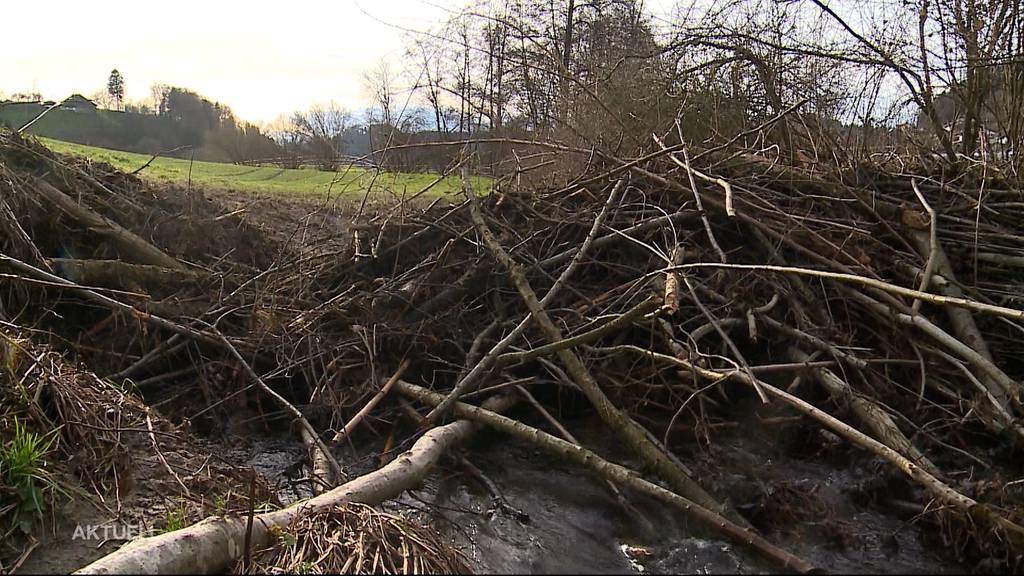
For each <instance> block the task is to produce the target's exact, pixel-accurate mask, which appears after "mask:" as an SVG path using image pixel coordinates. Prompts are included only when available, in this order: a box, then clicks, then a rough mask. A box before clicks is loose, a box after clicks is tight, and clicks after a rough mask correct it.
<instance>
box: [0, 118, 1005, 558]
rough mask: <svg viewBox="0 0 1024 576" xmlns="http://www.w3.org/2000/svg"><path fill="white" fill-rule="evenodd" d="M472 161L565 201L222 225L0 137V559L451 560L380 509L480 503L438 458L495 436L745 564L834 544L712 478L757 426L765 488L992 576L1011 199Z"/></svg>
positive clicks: (917, 175) (999, 524)
mask: <svg viewBox="0 0 1024 576" xmlns="http://www.w3.org/2000/svg"><path fill="white" fill-rule="evenodd" d="M508 146H511V147H515V148H516V149H517V151H519V152H521V153H524V154H525V153H529V154H533V155H536V156H549V157H550V158H549V159H548V160H551V162H547V164H550V165H551V166H557V167H558V169H559V170H561V171H563V172H564V173H565V174H570V173H571V174H573V180H571V181H565V177H564V176H563V179H562V180H563V181H562V182H558V183H557V184H538V183H534V184H531V185H530V186H529V187H527V186H526V185H524V184H523V183H522V182H520V181H519V180H518V179H511V180H510V179H500V178H499V179H498V180H497V181H496V183H495V185H494V188H493V189H492V190H490V191H486V190H471V189H469V186H468V184H467V185H466V188H467V189H466V190H465V191H464V192H465V194H464V195H461V196H453V197H450V198H442V199H439V200H436V201H434V202H431V203H426V202H419V201H417V202H398V201H395V202H388V201H384V200H380V201H378V202H377V204H375V205H367V204H366V203H365V202H363V203H360V202H351V201H349V202H347V203H346V204H344V205H343V206H341V207H328V206H326V205H322V206H317V205H310V204H304V205H301V206H297V205H295V204H289V203H287V202H285V201H284V200H259V201H256V202H254V203H253V202H243V201H239V200H238V197H227V196H223V195H221V196H213V195H210V194H209V193H207V194H204V192H203V191H202V190H196V189H191V190H190V189H186V188H173V187H153V186H150V185H148V184H146V183H144V182H143V181H141V180H139V179H138V178H136V177H135V176H132V175H128V174H124V173H120V172H117V171H115V170H113V169H112V168H110V167H109V166H105V165H102V164H94V163H90V162H88V161H86V160H83V159H78V158H71V157H62V156H58V155H55V154H53V153H51V152H50V151H49V150H47V149H46V148H45V147H43V146H41V145H40V144H38V143H36V142H35V141H33V140H30V139H24V138H22V137H20V136H17V135H14V134H11V133H5V134H3V135H2V136H0V247H2V254H0V320H2V325H0V331H2V336H3V338H2V339H0V351H2V358H3V362H2V363H0V375H2V376H0V378H2V382H3V387H2V389H0V391H2V394H3V401H2V404H0V440H2V442H3V451H2V452H0V466H2V468H0V520H2V522H3V524H2V526H0V530H2V532H3V534H4V537H3V538H2V541H3V545H2V546H3V550H2V554H0V558H2V567H3V569H4V570H16V569H18V568H19V567H20V568H27V567H30V566H33V565H34V566H39V565H40V564H38V559H39V558H42V559H43V560H44V563H43V564H42V565H44V566H45V565H46V564H45V558H46V557H47V555H48V554H54V553H56V552H54V550H55V549H57V548H61V547H63V546H65V545H70V544H68V543H69V542H70V541H72V540H73V538H72V537H71V530H72V529H74V527H76V526H79V525H81V523H82V522H84V521H88V519H100V520H97V521H102V522H105V523H106V524H107V525H117V526H120V525H125V524H127V525H133V524H131V523H132V522H142V523H143V524H145V525H146V526H147V527H148V529H147V530H146V531H145V532H144V533H141V534H127V533H124V532H123V531H122V533H120V534H119V533H116V532H115V533H114V534H113V535H112V536H108V538H107V540H108V542H106V543H105V544H104V545H103V546H101V547H98V546H97V544H98V542H90V543H88V546H87V547H86V548H85V549H84V552H82V553H81V554H80V555H79V556H76V557H75V558H74V559H73V560H68V561H67V563H66V564H65V565H61V566H60V567H61V569H76V568H80V569H81V570H82V571H83V572H84V573H100V572H138V571H178V572H181V571H214V570H238V571H263V570H274V569H281V570H300V571H346V572H413V571H420V572H423V571H462V570H469V569H471V568H476V569H487V567H486V566H483V567H481V566H479V565H474V564H472V563H471V562H470V558H469V553H468V552H467V550H466V546H465V538H463V539H461V540H460V539H459V538H453V537H452V536H451V534H450V533H451V531H450V530H449V528H450V527H449V526H442V525H440V524H437V523H435V524H436V525H431V522H430V517H431V516H430V515H429V514H423V513H422V512H423V510H422V506H421V507H420V508H421V509H420V511H419V512H420V513H416V512H415V511H412V509H411V508H408V507H406V508H402V507H400V506H398V507H396V505H395V503H394V502H395V501H396V500H399V501H406V502H409V501H410V500H409V499H408V498H407V494H409V491H413V493H416V492H417V491H419V490H421V489H422V488H423V482H424V481H425V480H429V479H430V478H431V477H432V476H431V474H432V470H435V469H438V468H439V469H442V470H449V471H451V472H455V473H458V474H472V475H473V476H475V477H476V478H477V480H479V483H480V484H482V485H484V486H486V487H487V490H488V491H489V492H490V493H491V494H492V495H493V497H494V499H495V501H500V502H502V506H501V508H502V509H514V508H515V507H516V505H517V504H516V501H515V498H514V497H505V496H504V495H503V494H502V492H503V487H502V485H501V484H502V482H501V479H500V478H491V477H489V474H488V471H487V470H486V469H484V470H481V468H482V467H477V466H474V464H473V462H474V461H476V462H478V463H479V462H480V461H481V460H480V459H481V458H484V457H485V456H487V457H493V455H494V454H496V453H501V452H502V451H503V450H505V449H506V448H505V447H503V444H505V445H506V446H511V445H513V444H517V445H528V446H530V447H531V450H534V451H535V452H536V454H542V453H543V454H546V455H547V456H544V458H548V460H545V461H546V462H551V461H554V462H558V463H559V464H560V465H562V466H564V467H565V468H566V470H569V471H570V472H569V473H571V474H572V475H573V476H574V477H576V478H579V479H580V481H581V482H582V481H583V479H584V478H586V479H587V481H589V480H590V479H596V481H597V485H598V486H599V487H601V489H602V490H604V491H606V492H608V493H609V494H613V495H614V498H615V499H616V500H617V502H618V504H617V505H616V506H620V507H622V508H623V509H625V510H631V512H630V513H632V514H640V515H643V514H644V513H645V512H644V508H643V507H642V506H640V503H644V502H646V503H649V502H657V503H659V505H660V507H661V508H662V509H663V510H665V511H667V512H666V513H667V514H670V515H671V516H673V517H675V518H678V519H680V520H682V521H685V525H686V526H688V527H689V528H688V529H692V530H694V531H699V532H700V533H701V534H704V535H705V537H706V538H708V539H711V540H718V541H720V542H722V543H727V544H728V545H729V546H732V547H733V548H735V549H737V550H742V551H743V553H745V554H748V555H750V557H754V558H759V560H758V562H761V564H759V566H766V567H769V568H771V567H774V569H776V570H783V571H798V572H806V571H811V570H814V569H816V568H828V566H819V565H816V564H817V562H816V561H815V557H813V555H812V556H808V555H807V554H803V553H799V552H798V551H799V550H806V549H807V548H806V547H801V546H799V545H798V544H795V543H794V542H795V541H794V539H793V538H792V537H791V536H790V535H791V534H792V531H793V530H798V529H799V528H800V527H801V526H802V525H807V526H818V527H822V526H827V527H828V529H829V530H830V531H831V532H832V533H835V534H836V535H837V536H836V537H837V538H840V537H841V533H842V522H841V521H840V520H836V519H830V515H832V514H833V513H835V514H838V512H836V511H833V510H830V509H829V506H828V505H827V502H823V501H821V500H819V499H817V495H816V494H817V493H816V492H815V490H813V489H804V488H800V486H799V485H795V484H793V483H789V484H786V483H785V482H781V483H780V482H778V481H777V479H775V478H773V477H770V476H768V475H765V476H763V477H762V476H761V475H759V474H758V472H757V470H758V467H757V466H754V467H752V468H749V469H747V470H746V471H744V472H742V473H740V472H738V471H737V470H732V469H730V468H729V467H730V466H731V465H732V463H731V462H730V461H729V460H727V459H715V458H714V457H713V456H714V454H716V453H717V452H716V450H717V446H716V445H717V444H718V443H722V442H734V441H735V439H736V438H743V437H744V436H745V435H749V436H751V437H752V436H754V435H761V434H764V433H765V432H764V431H765V430H770V431H771V434H772V438H774V439H776V440H774V441H773V442H775V443H777V444H778V448H780V449H781V450H782V451H784V452H785V454H787V455H788V456H787V457H788V458H790V459H791V460H790V461H791V462H793V463H795V464H794V466H795V465H797V464H800V465H803V464H801V463H807V462H814V463H818V464H820V465H822V466H826V467H829V469H833V470H856V471H858V473H860V474H861V475H862V476H866V477H867V478H869V480H870V482H868V484H867V486H868V488H864V489H863V490H861V492H860V493H859V495H858V497H857V498H856V499H855V500H854V502H855V503H856V506H857V507H858V510H862V511H865V512H866V511H874V512H875V513H880V514H884V515H887V516H886V517H895V518H897V519H899V521H900V522H902V523H903V524H904V525H906V526H914V527H915V528H916V529H918V530H919V535H920V536H919V538H920V540H921V541H922V545H923V546H925V547H927V548H928V549H929V550H932V552H933V553H934V554H938V555H939V556H940V557H941V558H942V559H943V562H947V563H948V564H947V565H948V566H960V567H963V566H967V567H978V568H979V569H982V568H984V569H1003V570H1020V569H1021V568H1022V566H1024V565H1022V558H1024V557H1022V553H1024V527H1022V525H1024V480H1019V479H1018V478H1021V475H1022V473H1024V470H1022V466H1021V462H1022V460H1021V459H1020V458H1019V454H1020V452H1019V449H1020V447H1021V446H1022V445H1024V423H1022V421H1021V416H1022V414H1024V406H1022V404H1021V390H1022V379H1024V297H1022V294H1024V292H1022V289H1024V261H1022V258H1021V256H1020V254H1022V252H1021V249H1022V248H1024V219H1022V218H1021V217H1020V214H1021V212H1020V206H1022V205H1024V204H1022V202H1024V192H1021V189H1020V187H1019V186H1017V185H1016V184H1015V183H1014V182H1013V181H1011V180H1009V179H1005V178H1004V177H1003V176H1001V175H1000V172H999V171H998V170H996V169H994V168H990V169H987V170H986V171H985V172H984V174H985V175H984V177H983V176H982V175H981V174H982V173H981V172H974V171H966V172H964V173H962V174H958V175H956V176H953V175H950V174H949V173H945V174H944V173H938V172H935V171H929V170H925V169H923V168H921V169H915V168H914V166H915V164H914V163H913V162H912V160H911V159H907V158H903V159H901V162H900V164H899V165H893V166H888V165H871V166H858V167H857V169H856V170H855V171H846V170H840V169H838V168H828V167H823V166H821V165H816V166H814V167H813V168H812V167H808V166H801V165H790V164H789V163H786V162H784V161H782V160H781V159H779V158H774V157H768V156H765V155H764V154H760V153H753V152H749V151H745V150H742V149H738V148H736V147H735V146H722V147H718V148H708V149H696V148H693V147H691V148H689V149H684V148H683V146H681V145H678V144H677V145H674V146H673V145H671V143H668V144H667V147H661V148H659V149H657V150H655V151H654V152H652V153H651V154H649V155H648V156H646V157H640V158H616V157H613V156H608V155H601V154H596V155H595V154H592V153H591V152H590V151H589V150H575V149H572V148H568V147H566V146H562V145H556V144H545V143H539V142H510V143H508ZM473 164H474V158H473V157H472V156H469V155H465V156H463V158H462V161H461V167H460V168H461V170H463V171H464V172H465V173H464V181H466V182H468V181H469V179H468V178H466V174H468V173H469V170H468V169H467V168H468V167H470V166H473ZM457 169H459V168H453V169H452V170H453V171H455V170H457ZM552 169H553V168H552ZM581 171H582V173H581ZM535 182H536V181H535ZM548 182H556V179H555V178H554V177H552V179H550V180H549V181H548ZM979 191H983V194H984V198H985V202H983V203H982V202H979V193H980V192H979ZM300 208H301V209H300ZM583 422H587V427H588V428H589V429H590V432H589V433H588V434H586V435H584V434H582V433H581V430H580V427H581V423H583ZM595 423H596V424H595ZM595 428H596V430H597V433H594V429H595ZM274 434H276V436H275V437H276V438H278V439H279V440H280V439H282V438H283V439H284V440H282V441H285V442H288V443H291V444H292V445H294V446H302V447H303V450H304V452H302V453H301V455H302V457H301V458H299V461H298V462H296V463H294V467H295V468H297V469H298V470H299V473H298V475H297V477H298V478H299V480H296V481H295V482H293V483H299V484H302V485H303V486H304V490H305V493H304V494H303V497H301V498H296V497H286V496H285V495H284V494H283V493H282V492H281V491H280V485H281V484H280V482H278V478H275V477H273V474H268V473H263V474H261V473H260V472H259V471H258V470H255V469H254V468H253V467H247V466H244V465H239V461H238V460H237V459H233V456H232V454H233V451H232V450H233V449H232V446H235V444H237V442H239V441H240V440H239V439H238V438H239V437H242V438H243V439H244V437H255V436H268V435H274ZM474 435H475V436H476V438H473V437H474ZM727 439H728V440H727ZM485 440H486V444H484V441H485ZM474 447H475V448H474ZM475 450H486V453H484V452H475ZM538 458H540V456H538ZM519 464H521V465H529V462H528V461H527V462H525V463H524V462H520V463H519ZM484 468H485V467H484ZM736 474H742V478H741V483H742V485H743V486H745V488H744V489H738V490H737V489H734V488H729V487H727V486H726V485H725V484H723V483H721V482H719V481H718V479H720V478H723V477H726V476H729V475H736ZM430 482H433V480H431V481H430ZM428 483H429V482H428ZM732 486H735V483H734V484H733V485H732ZM805 488H806V487H805ZM389 502H390V503H389ZM556 505H557V500H556ZM647 509H649V507H648V508H647ZM83 518H84V519H86V520H81V519H83ZM527 530H529V528H527ZM883 536H884V535H883ZM470 539H472V537H471V535H470ZM125 540H129V542H127V543H126V544H124V545H123V546H120V544H122V543H124V541H125ZM111 542H112V543H111ZM50 543H56V544H55V545H52V546H51V545H50ZM119 546H120V547H119ZM865 546H866V545H865ZM854 548H856V546H855V547H854ZM852 553H853V554H854V555H856V554H857V553H858V552H857V551H856V549H855V550H854V551H853V552H852ZM552 554H555V552H552ZM633 554H634V556H636V557H637V558H639V560H636V562H637V564H636V565H637V566H640V565H642V562H643V557H644V556H645V555H651V554H657V551H656V550H654V551H651V550H646V551H641V552H637V551H635V550H634V551H633ZM895 554H899V552H898V551H897V552H895ZM34 559H35V560H34ZM33 562H37V563H36V564H33ZM50 566H51V567H53V566H55V565H52V564H51V565H50ZM555 566H557V563H556V564H555Z"/></svg>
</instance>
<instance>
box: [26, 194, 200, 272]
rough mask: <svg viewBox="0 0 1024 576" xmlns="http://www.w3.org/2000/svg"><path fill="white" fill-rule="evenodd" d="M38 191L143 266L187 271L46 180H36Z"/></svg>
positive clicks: (181, 265)
mask: <svg viewBox="0 0 1024 576" xmlns="http://www.w3.org/2000/svg"><path fill="white" fill-rule="evenodd" d="M36 190H38V191H39V194H40V195H41V196H43V197H44V198H46V199H47V200H48V201H50V203H52V204H53V205H54V206H56V207H57V208H59V209H60V210H61V211H62V212H64V213H65V214H67V215H68V216H70V217H72V218H74V219H75V220H77V221H78V223H79V224H81V225H82V226H84V227H85V228H88V229H89V230H90V231H92V232H95V233H97V234H101V235H103V236H106V237H107V238H110V239H111V240H112V241H113V242H114V243H115V244H116V245H117V247H118V249H119V250H120V252H121V253H122V254H123V255H124V256H126V257H130V258H132V259H135V260H138V261H139V262H141V263H143V264H152V265H154V266H163V267H164V268H174V269H177V270H185V265H184V264H182V263H181V262H178V260H177V259H175V258H174V257H172V256H169V255H168V254H166V253H165V252H164V251H163V250H160V249H159V248H157V247H156V246H153V245H152V244H150V243H149V242H146V241H145V240H143V239H142V238H141V237H139V236H138V235H136V234H135V233H133V232H132V231H130V230H126V229H125V228H122V227H121V225H120V224H118V223H117V222H114V221H113V220H110V219H109V218H106V217H105V216H103V215H101V214H97V213H96V212H93V211H92V210H90V209H89V208H87V207H85V206H83V205H81V204H79V203H78V202H75V200H74V199H73V198H71V197H70V196H68V195H67V194H65V193H63V192H61V191H60V190H58V189H56V188H54V187H53V186H51V185H50V184H49V183H47V182H45V181H43V180H36Z"/></svg>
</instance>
